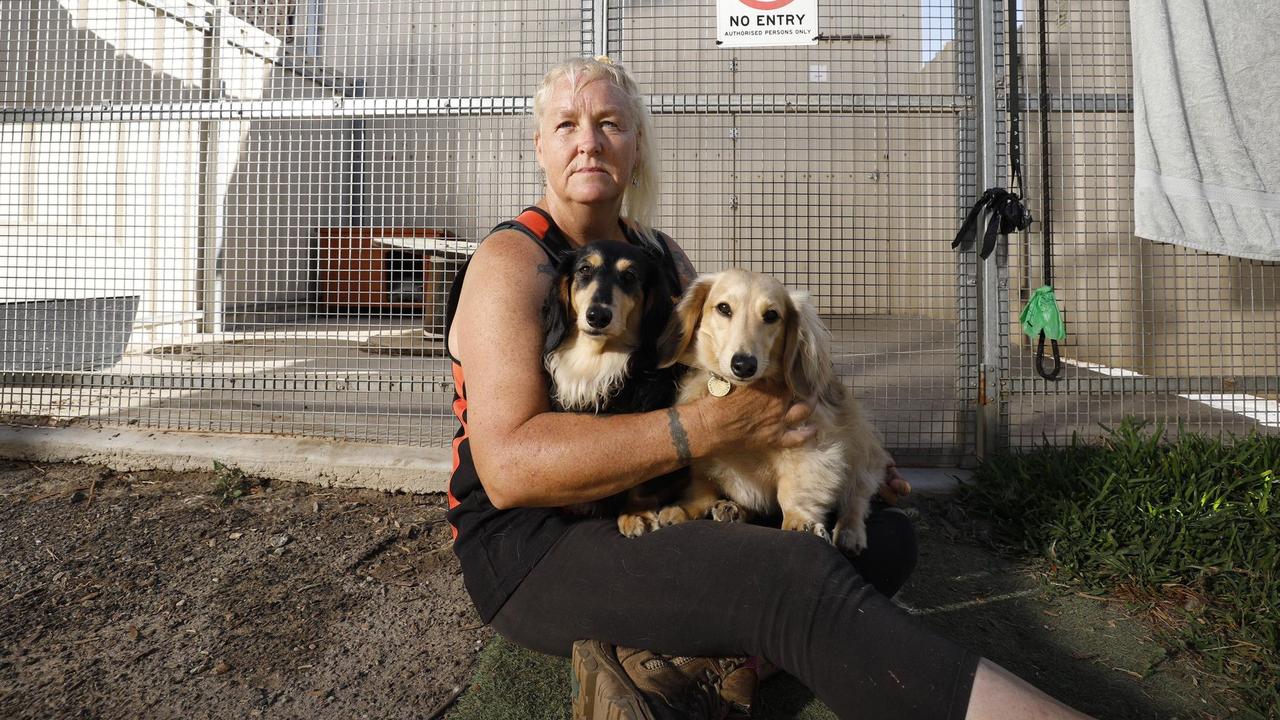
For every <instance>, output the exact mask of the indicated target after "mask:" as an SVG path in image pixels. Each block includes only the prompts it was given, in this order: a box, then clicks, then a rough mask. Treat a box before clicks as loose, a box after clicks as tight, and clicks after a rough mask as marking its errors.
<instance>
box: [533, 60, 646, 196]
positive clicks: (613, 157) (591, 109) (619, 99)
mask: <svg viewBox="0 0 1280 720" xmlns="http://www.w3.org/2000/svg"><path fill="white" fill-rule="evenodd" d="M626 100H627V98H626V94H625V93H623V91H622V90H621V89H619V88H618V87H617V86H616V85H614V84H613V83H612V82H609V81H608V80H590V81H588V82H587V83H586V84H585V85H582V86H581V87H579V88H578V92H576V93H575V92H573V88H572V86H570V84H569V80H568V78H561V79H560V80H559V81H558V82H557V83H556V84H555V85H553V86H552V88H551V93H550V94H549V95H548V97H547V102H546V106H545V108H544V109H543V111H542V117H541V118H539V120H538V131H537V133H536V134H535V135H534V149H535V150H536V152H537V156H538V165H540V166H541V167H542V170H543V172H544V173H546V176H547V193H548V194H549V195H553V196H555V197H556V198H557V199H559V200H561V201H563V202H573V203H581V204H598V203H602V202H611V201H616V200H619V199H620V198H621V197H622V193H623V191H625V190H626V188H627V184H628V183H630V182H631V174H632V172H633V171H634V170H635V166H636V160H637V152H636V145H637V142H638V140H639V133H638V130H637V128H636V124H635V122H634V120H633V119H632V117H631V115H630V113H628V112H627V103H626Z"/></svg>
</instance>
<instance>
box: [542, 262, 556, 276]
mask: <svg viewBox="0 0 1280 720" xmlns="http://www.w3.org/2000/svg"><path fill="white" fill-rule="evenodd" d="M538 274H539V275H548V276H550V277H555V276H556V274H557V270H556V266H555V265H554V264H552V263H549V262H543V263H538Z"/></svg>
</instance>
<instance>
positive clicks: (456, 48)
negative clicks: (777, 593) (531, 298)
mask: <svg viewBox="0 0 1280 720" xmlns="http://www.w3.org/2000/svg"><path fill="white" fill-rule="evenodd" d="M998 5H999V7H995V8H994V12H992V13H990V14H989V15H988V14H987V13H984V12H980V10H981V8H980V6H978V5H976V4H974V3H973V2H971V0H894V1H893V2H874V3H872V2H865V1H862V2H839V3H837V2H824V3H822V4H821V6H820V35H819V41H818V43H817V44H816V45H814V46H806V47H788V48H769V49H763V48H749V49H747V48H737V49H729V48H722V47H717V45H716V30H715V28H716V25H715V13H716V8H715V3H713V2H699V3H693V4H688V3H684V4H670V3H657V2H615V1H607V0H579V1H578V2H551V3H548V2H519V1H511V0H473V1H471V2H465V1H464V2H455V3H447V4H445V3H416V2H410V1H409V0H400V1H393V2H385V1H379V2H373V1H372V0H9V1H8V2H5V3H3V4H0V58H3V62H2V63H0V258H2V260H3V268H4V269H3V275H2V277H0V393H2V398H0V413H3V414H4V419H7V420H8V421H9V422H47V421H49V420H57V421H71V422H75V423H84V424H101V425H111V424H132V425H139V426H142V427H147V428H158V429H171V430H202V431H219V432H221V431H226V432H249V433H279V434H288V435H305V436H315V437H326V438H343V439H352V440H363V441H372V442H381V443H395V444H408V445H430V446H444V445H446V444H447V443H448V440H449V439H450V437H451V436H452V431H453V419H452V415H451V413H450V410H449V401H450V400H451V397H452V388H451V380H450V378H449V374H448V367H447V365H448V363H447V358H446V357H445V356H444V352H443V345H442V343H441V340H440V338H441V334H442V332H443V317H442V315H443V313H442V308H443V301H444V294H445V292H446V289H447V286H448V282H449V280H450V279H451V277H452V274H453V272H454V271H455V270H456V268H457V267H458V266H459V264H460V263H461V262H462V261H463V260H464V259H465V258H466V257H467V256H468V255H469V254H470V253H471V252H472V251H473V250H474V248H475V245H476V243H477V242H478V241H479V240H481V239H482V238H483V237H484V235H485V234H486V232H487V231H488V229H489V228H490V227H492V226H493V225H494V224H496V223H497V222H499V221H501V220H504V219H507V218H509V217H512V216H514V215H515V214H516V213H517V212H519V210H520V209H521V208H522V207H523V206H525V205H527V204H530V203H532V202H533V201H534V200H536V199H537V198H538V197H539V195H540V194H541V179H540V176H539V173H538V168H537V165H536V163H535V160H534V157H533V147H532V142H531V138H532V129H533V123H532V120H531V118H530V99H529V98H530V95H531V93H532V92H533V89H534V88H535V87H536V85H537V83H538V81H539V80H540V78H541V76H542V73H543V72H544V71H545V70H546V69H547V68H549V67H550V66H552V65H554V64H555V63H557V62H559V61H561V60H563V59H565V58H568V57H571V56H579V55H590V54H597V53H607V54H609V55H610V56H611V57H612V58H614V59H615V60H617V61H619V62H621V63H623V64H624V65H626V66H627V67H628V69H629V70H630V71H631V72H632V73H633V75H634V76H635V77H636V79H637V80H638V82H639V83H640V85H641V87H642V89H643V90H644V91H645V92H646V93H647V94H648V97H649V105H650V108H651V112H652V113H653V115H654V125H655V132H656V134H657V135H658V138H657V139H658V142H659V146H660V147H661V149H662V161H663V164H664V169H665V175H666V190H665V193H664V195H663V197H662V199H661V205H660V214H659V220H658V226H659V227H660V228H661V229H663V230H664V231H666V232H668V233H669V234H671V235H672V236H673V237H675V238H676V239H677V240H678V241H679V242H680V243H681V245H682V246H683V247H684V248H685V249H686V250H687V251H688V252H689V254H690V256H691V258H692V259H693V261H694V263H695V265H696V266H697V267H698V268H699V269H700V270H707V271H710V270H717V269H720V268H723V267H728V266H733V265H740V266H746V267H750V268H752V269H755V270H760V271H764V272H767V273H770V274H773V275H775V276H777V277H778V278H779V279H781V280H783V281H784V282H785V283H787V284H788V285H789V286H791V287H794V288H799V289H805V290H808V291H809V292H810V293H811V294H812V295H813V297H814V298H815V299H816V301H817V303H818V305H819V308H820V310H821V312H822V314H823V315H824V317H825V318H826V320H827V322H828V324H829V326H830V327H831V328H832V331H833V333H834V339H835V345H836V364H837V369H838V370H839V372H840V373H841V375H842V377H844V378H845V379H846V380H847V381H848V382H849V383H850V385H851V387H852V388H853V389H854V391H855V394H856V395H857V396H858V397H859V398H860V399H861V400H862V402H863V403H864V405H865V406H866V407H867V409H868V411H869V414H870V416H871V417H872V418H873V420H874V422H875V424H876V425H877V426H878V427H879V428H880V430H881V431H882V432H883V433H884V434H885V437H886V440H887V442H888V445H889V446H890V447H891V448H893V450H894V452H895V453H896V454H897V455H898V456H899V458H900V459H901V460H902V461H904V462H919V463H932V464H952V463H963V462H967V461H969V460H971V459H972V457H973V456H974V454H975V451H976V442H977V441H976V437H977V436H978V435H979V434H980V430H979V427H978V426H979V423H980V421H979V415H980V414H981V409H980V407H979V400H980V399H982V397H983V393H986V392H988V391H989V392H990V393H991V394H992V395H993V396H994V397H995V399H996V407H997V408H998V411H999V412H998V421H999V422H998V431H997V437H996V445H1011V446H1015V447H1021V446H1026V445H1028V444H1032V443H1036V442H1040V441H1041V439H1042V438H1048V439H1049V440H1051V441H1053V442H1062V441H1065V440H1066V439H1068V438H1069V437H1070V436H1071V434H1072V433H1073V432H1083V433H1086V434H1096V432H1097V428H1098V423H1099V422H1115V421H1116V419H1117V418H1118V417H1119V416H1121V415H1124V414H1131V415H1138V416H1141V417H1146V418H1151V419H1166V418H1167V419H1172V418H1178V419H1180V420H1182V421H1184V422H1186V423H1187V424H1188V426H1189V427H1194V428H1196V429H1202V430H1208V431H1216V430H1224V429H1226V430H1233V431H1244V430H1248V429H1260V430H1263V431H1274V429H1275V428H1276V427H1280V406H1277V403H1276V401H1277V400H1278V399H1280V398H1278V397H1277V393H1280V387H1278V384H1280V381H1278V380H1277V377H1278V376H1280V368H1278V366H1277V362H1278V361H1277V353H1275V352H1274V350H1273V349H1271V348H1269V347H1268V346H1269V345H1270V344H1272V343H1271V339H1272V338H1274V337H1275V336H1276V334H1277V331H1280V309H1278V306H1280V282H1277V281H1278V280H1280V277H1277V274H1278V273H1280V271H1277V269H1276V266H1275V265H1274V264H1265V263H1259V262H1253V261H1242V260H1236V259H1229V258H1224V257H1219V256H1214V255H1209V254H1205V253H1197V252H1193V251H1187V250H1183V249H1180V248H1174V247H1171V246H1166V245H1160V244H1156V243H1152V242H1149V241H1146V240H1142V239H1138V238H1135V237H1134V236H1133V232H1132V221H1131V219H1130V217H1131V214H1132V202H1133V192H1132V169H1133V141H1132V134H1133V119H1132V77H1131V72H1130V68H1129V60H1128V54H1129V42H1128V23H1129V19H1128V14H1127V3H1125V2H1121V1H1120V0H1045V2H1044V3H1038V2H1037V0H1027V2H1026V6H1025V7H1022V6H1021V4H1019V5H1018V6H1017V7H1016V8H1015V10H1014V15H1015V17H1017V18H1018V19H1019V21H1020V27H1021V28H1022V32H1021V34H1020V40H1019V49H1020V51H1021V52H1020V58H1021V62H1020V63H1014V64H1013V65H1016V66H1017V68H1018V70H1019V71H1020V73H1021V76H1022V83H1021V86H1022V88H1023V90H1022V93H1021V96H1020V98H1019V102H1017V103H1016V106H1017V107H1016V108H1015V110H1016V111H1017V112H1019V113H1020V118H1021V120H1022V122H1021V127H1022V129H1023V131H1022V138H1021V139H1022V148H1023V155H1022V162H1023V167H1024V172H1025V176H1026V191H1027V194H1028V195H1029V199H1030V204H1031V207H1032V209H1033V212H1035V213H1036V215H1037V217H1038V218H1039V219H1040V220H1041V222H1038V223H1037V224H1036V225H1034V226H1033V228H1032V232H1030V233H1027V234H1023V235H1012V236H1010V241H1009V244H1008V247H1007V249H1005V248H1002V249H1001V251H1000V253H999V255H998V257H999V263H1000V265H999V267H1000V271H999V273H997V274H994V275H983V274H981V273H980V272H979V268H978V263H977V261H976V259H975V258H974V256H973V255H972V253H964V252H962V253H956V252H955V251H953V250H952V249H951V248H950V240H951V238H952V236H954V234H955V231H956V229H957V227H958V225H959V221H960V219H961V218H962V216H963V213H964V211H965V210H966V209H967V206H968V205H969V204H970V203H971V202H972V200H973V199H974V197H975V196H976V194H977V193H978V192H979V191H980V190H981V187H982V182H983V180H984V177H983V173H982V171H981V169H980V168H981V165H982V162H983V158H988V157H989V158H991V159H992V161H993V162H994V163H995V167H996V175H997V176H998V178H999V179H1000V182H1001V183H1004V182H1006V180H1005V179H1004V178H1005V173H1006V172H1007V168H1008V166H1009V160H1010V158H1009V156H1008V152H1007V150H1006V149H1005V145H1006V142H1005V141H1006V140H1007V139H1008V135H1007V133H1008V131H1009V126H1008V117H1007V113H1008V111H1009V109H1010V102H1009V100H1010V98H1009V97H1008V93H1007V87H1008V86H1007V85H1006V81H1007V79H1008V74H1009V72H1010V71H1011V68H1012V65H1011V64H1010V63H1009V62H1008V56H1009V53H1008V52H1007V51H1008V47H1006V41H1005V35H1004V31H1005V30H1006V29H1007V25H1006V24H1005V22H1004V20H1005V17H1006V13H1007V9H1006V8H1005V7H1004V6H1003V5H1004V4H1003V3H1000V4H998ZM1042 8H1043V9H1042ZM988 17H989V20H984V18H988ZM1042 17H1043V19H1044V21H1045V22H1044V25H1045V29H1044V32H1043V34H1041V33H1040V32H1039V31H1038V28H1039V26H1040V25H1041V18H1042ZM984 22H986V23H988V24H987V25H984V24H983V23H984ZM984 33H986V37H989V38H990V40H991V48H992V50H993V51H994V58H991V60H992V61H993V62H992V67H994V68H995V71H996V74H995V78H994V82H992V81H990V80H984V79H983V73H982V72H981V68H982V61H983V57H982V50H981V48H982V47H983V46H982V44H981V42H980V39H981V38H982V37H984V35H983V34H984ZM1041 38H1043V41H1044V42H1043V44H1044V53H1043V58H1044V62H1043V67H1044V73H1043V77H1044V81H1043V82H1042V81H1041V79H1040V78H1041V76H1042V73H1041V67H1042V62H1041V57H1042V54H1041V51H1040V47H1039V46H1040V44H1041ZM984 93H988V94H989V95H990V96H991V97H992V98H994V99H995V103H993V104H991V105H990V106H984V104H983V102H982V101H981V98H982V97H983V94H984ZM1042 109H1044V110H1045V111H1046V112H1045V113H1044V122H1043V123H1042V122H1041V111H1042ZM984 113H985V115H984ZM984 123H990V124H991V126H992V127H994V128H996V135H995V137H996V140H997V142H996V143H995V144H994V146H991V143H990V142H987V143H986V145H987V147H986V148H985V149H984V147H983V146H984V141H983V138H982V135H981V133H982V128H983V127H984ZM1041 128H1045V130H1042V129H1041ZM1046 163H1047V164H1046ZM1043 168H1047V173H1046V172H1045V171H1044V169H1043ZM1042 189H1044V190H1045V192H1043V193H1042ZM1046 221H1047V222H1046ZM1046 235H1047V236H1048V237H1047V238H1046ZM1046 239H1047V240H1048V247H1049V248H1050V250H1049V252H1050V257H1051V258H1052V259H1053V264H1054V269H1055V271H1054V278H1053V279H1054V282H1055V285H1056V286H1057V287H1058V288H1059V290H1058V296H1059V298H1060V299H1062V300H1063V302H1064V304H1065V307H1066V317H1067V322H1068V332H1069V333H1070V334H1069V337H1068V340H1067V341H1066V342H1065V343H1064V344H1063V348H1062V351H1063V354H1064V357H1065V358H1066V362H1067V365H1068V368H1067V373H1066V379H1064V380H1062V381H1059V382H1056V383H1048V382H1046V381H1043V380H1041V379H1039V378H1037V377H1036V376H1035V373H1034V371H1033V370H1032V365H1031V362H1032V361H1031V348H1030V347H1029V346H1028V345H1027V343H1026V340H1025V338H1023V337H1022V336H1021V335H1020V332H1019V330H1018V328H1017V324H1016V317H1015V316H1016V310H1017V308H1019V307H1021V303H1022V302H1024V301H1025V299H1026V297H1027V295H1028V293H1029V291H1030V290H1031V289H1034V288H1035V287H1037V286H1038V285H1039V284H1040V283H1041V281H1042V279H1043V277H1042V272H1043V265H1044V263H1043V260H1044V247H1045V246H1046V243H1045V241H1046ZM984 285H990V286H992V287H997V286H998V287H997V289H996V295H997V296H998V297H999V302H998V307H997V308H996V311H995V312H994V314H992V315H984V314H983V313H982V312H981V311H980V308H979V304H980V297H981V292H980V291H981V289H982V287H983V286H984ZM1011 308H1012V309H1013V310H1012V311H1011V310H1010V309H1011ZM988 318H994V321H993V320H991V319H988ZM993 324H994V325H995V326H996V329H995V330H994V331H992V330H991V327H990V326H992V325H993ZM992 332H994V337H996V338H998V353H997V355H996V356H995V357H994V358H993V357H990V353H988V352H987V351H985V350H984V349H983V348H984V337H985V336H989V335H991V334H992ZM984 333H985V335H984ZM992 362H994V363H996V367H997V368H998V371H999V372H998V373H993V374H992V375H991V377H992V378H998V382H996V383H995V386H994V387H992V388H990V389H987V388H985V387H983V386H982V383H983V376H982V373H981V372H980V370H981V367H982V366H983V364H984V363H992Z"/></svg>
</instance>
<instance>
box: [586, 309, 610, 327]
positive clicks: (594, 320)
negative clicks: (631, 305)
mask: <svg viewBox="0 0 1280 720" xmlns="http://www.w3.org/2000/svg"><path fill="white" fill-rule="evenodd" d="M612 319H613V311H612V310H610V309H609V308H607V307H600V306H599V305H592V306H591V307H589V308H587V324H588V325H590V326H591V327H593V328H595V329H597V330H599V329H600V328H602V327H605V326H607V325H608V324H609V321H610V320H612Z"/></svg>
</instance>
